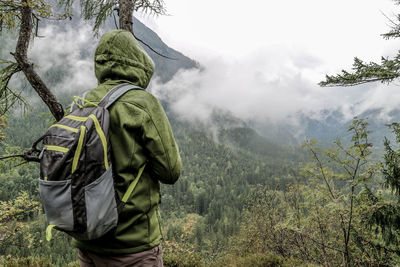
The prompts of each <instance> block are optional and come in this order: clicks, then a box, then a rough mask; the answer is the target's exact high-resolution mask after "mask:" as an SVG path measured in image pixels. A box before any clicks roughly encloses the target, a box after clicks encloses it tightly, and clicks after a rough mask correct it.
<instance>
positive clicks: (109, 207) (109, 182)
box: [39, 83, 145, 240]
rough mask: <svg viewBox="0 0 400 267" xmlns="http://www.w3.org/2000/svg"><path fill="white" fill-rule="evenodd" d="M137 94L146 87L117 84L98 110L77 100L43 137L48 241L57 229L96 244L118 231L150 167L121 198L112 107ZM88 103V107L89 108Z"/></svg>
mask: <svg viewBox="0 0 400 267" xmlns="http://www.w3.org/2000/svg"><path fill="white" fill-rule="evenodd" d="M132 89H142V88H140V87H137V86H134V85H131V84H127V83H125V84H121V85H118V86H116V87H114V88H113V89H112V90H111V91H109V92H108V93H107V94H106V95H105V96H104V97H103V99H102V100H101V101H100V102H99V104H98V105H96V104H94V103H91V102H89V101H87V100H86V99H84V98H81V97H74V102H75V103H73V105H72V106H71V113H70V114H68V115H66V116H65V117H64V118H62V119H61V120H60V121H59V122H57V123H56V124H53V125H52V126H50V128H49V129H48V131H47V132H46V133H45V134H44V135H43V136H42V137H41V139H42V140H43V149H42V152H41V154H40V156H39V158H40V179H39V190H40V197H41V200H42V204H43V208H44V211H45V214H46V219H47V222H48V224H49V225H48V227H47V230H46V236H47V239H48V240H50V239H51V230H52V228H55V229H57V230H61V231H64V232H66V233H68V234H70V235H71V236H73V237H74V238H76V239H79V240H91V239H96V238H99V237H101V236H102V235H104V234H106V233H107V232H109V231H111V230H112V229H115V227H116V225H117V223H118V214H119V212H120V211H121V210H122V208H123V205H124V203H125V202H126V201H127V200H128V199H129V197H130V195H131V194H132V192H133V189H134V188H135V186H136V184H137V183H138V181H139V178H140V176H141V174H142V172H143V170H144V167H145V165H143V166H142V167H141V168H140V170H139V172H138V175H137V177H136V178H135V179H134V181H133V182H132V183H131V184H130V185H129V187H128V189H127V191H126V193H125V194H124V196H123V198H122V199H119V197H118V194H116V192H115V189H114V179H113V172H112V166H111V159H110V142H109V137H108V128H109V113H108V107H110V106H111V105H112V104H113V103H114V102H115V101H116V100H117V99H118V98H119V97H120V96H122V95H123V94H124V93H125V92H127V91H128V90H132ZM77 99H78V101H77ZM85 102H86V103H89V104H90V105H87V106H89V107H84V105H85Z"/></svg>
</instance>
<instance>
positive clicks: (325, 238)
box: [231, 119, 397, 266]
mask: <svg viewBox="0 0 400 267" xmlns="http://www.w3.org/2000/svg"><path fill="white" fill-rule="evenodd" d="M349 131H350V132H352V133H353V136H352V138H351V143H350V144H349V145H343V144H342V142H341V141H340V140H337V141H336V142H335V146H334V147H332V148H328V149H321V148H318V147H316V142H315V141H308V142H306V144H305V147H306V148H308V150H309V151H310V153H311V155H312V157H313V161H312V162H310V163H309V164H308V165H307V166H306V167H305V168H304V169H303V171H302V174H303V175H304V176H305V177H304V178H305V179H303V180H302V181H301V180H299V181H298V182H296V183H294V184H293V185H292V186H290V187H286V190H285V191H280V190H271V189H268V188H266V187H263V186H257V187H256V188H255V189H254V191H253V192H252V194H250V195H249V198H248V200H247V201H248V205H247V206H246V209H245V211H244V212H243V213H242V214H243V216H242V218H243V221H242V224H241V230H240V232H239V234H238V235H237V236H236V237H235V238H233V239H232V240H231V247H232V249H233V251H234V252H235V253H233V254H236V255H240V256H241V257H246V256H247V255H251V254H253V253H258V254H262V255H265V254H268V253H273V254H276V255H280V256H281V257H284V258H285V259H288V258H291V259H295V260H299V261H301V262H302V263H303V264H317V265H324V266H339V265H340V266H343V265H344V266H353V265H356V266H371V265H372V266H393V264H395V262H396V259H397V255H396V250H395V248H393V247H388V246H385V245H384V243H383V238H382V234H381V232H380V231H378V232H375V231H373V230H371V228H368V227H365V226H366V225H368V220H369V213H370V210H371V207H373V206H372V202H371V198H370V197H369V192H371V189H370V186H371V184H372V183H373V182H374V177H375V175H376V172H377V170H378V167H379V165H377V164H373V163H372V162H371V161H370V159H369V156H370V154H371V151H370V148H371V146H372V145H371V144H370V143H369V141H368V133H369V131H368V130H367V122H366V121H365V120H360V119H355V120H354V121H353V124H352V125H351V126H350V127H349Z"/></svg>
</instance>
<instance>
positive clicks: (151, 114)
mask: <svg viewBox="0 0 400 267" xmlns="http://www.w3.org/2000/svg"><path fill="white" fill-rule="evenodd" d="M142 127H143V141H144V145H145V148H146V150H147V152H148V153H149V155H148V156H149V162H148V163H147V164H148V166H149V168H147V167H146V169H147V171H149V172H150V174H151V175H152V176H153V177H155V178H157V179H158V180H159V181H160V182H162V183H165V184H173V183H175V182H176V181H177V180H178V178H179V176H180V173H181V169H182V161H181V157H180V155H179V149H178V145H177V144H176V142H175V138H174V135H173V133H172V129H171V126H170V124H169V121H168V118H167V116H166V114H165V112H164V110H163V108H162V106H161V104H160V103H159V102H158V101H156V105H154V106H153V107H152V108H151V109H150V110H148V111H147V115H146V116H145V118H144V121H143V124H142Z"/></svg>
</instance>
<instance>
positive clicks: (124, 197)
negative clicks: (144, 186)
mask: <svg viewBox="0 0 400 267" xmlns="http://www.w3.org/2000/svg"><path fill="white" fill-rule="evenodd" d="M145 167H146V164H144V165H143V166H142V167H140V169H139V172H138V174H137V176H136V178H135V180H133V182H132V183H131V184H130V185H129V187H128V189H127V190H126V192H125V194H124V196H123V197H122V202H124V203H126V202H127V201H128V199H129V197H130V196H131V194H132V192H133V190H134V189H135V187H136V185H137V183H138V182H139V179H140V176H142V173H143V170H144V168H145Z"/></svg>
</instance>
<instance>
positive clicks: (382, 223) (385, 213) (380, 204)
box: [369, 123, 400, 254]
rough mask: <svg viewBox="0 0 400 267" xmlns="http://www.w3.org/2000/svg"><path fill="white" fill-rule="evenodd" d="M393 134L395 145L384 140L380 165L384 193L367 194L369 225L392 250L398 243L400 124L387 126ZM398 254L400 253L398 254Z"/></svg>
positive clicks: (399, 230) (399, 231)
mask: <svg viewBox="0 0 400 267" xmlns="http://www.w3.org/2000/svg"><path fill="white" fill-rule="evenodd" d="M388 126H389V127H390V128H391V129H392V131H393V133H394V134H395V136H396V138H395V141H396V143H395V145H394V146H393V145H392V144H391V143H390V141H389V140H388V139H387V138H385V140H384V145H385V155H384V162H383V164H382V174H383V178H384V182H383V187H384V189H386V190H384V191H381V192H380V193H379V194H372V193H370V194H369V200H370V201H371V204H372V205H373V206H372V208H371V209H370V210H369V212H370V222H369V223H370V225H372V226H374V227H375V230H376V231H381V232H382V235H383V238H384V240H385V242H386V244H391V245H392V246H394V248H397V245H398V244H399V241H400V149H399V147H398V145H399V143H400V124H399V123H392V124H390V125H388ZM399 254H400V252H399Z"/></svg>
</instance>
